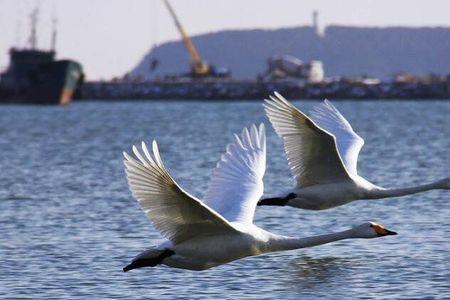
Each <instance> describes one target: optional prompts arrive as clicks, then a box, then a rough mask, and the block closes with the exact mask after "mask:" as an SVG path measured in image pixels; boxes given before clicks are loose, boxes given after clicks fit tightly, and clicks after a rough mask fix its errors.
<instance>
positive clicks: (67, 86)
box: [0, 9, 84, 105]
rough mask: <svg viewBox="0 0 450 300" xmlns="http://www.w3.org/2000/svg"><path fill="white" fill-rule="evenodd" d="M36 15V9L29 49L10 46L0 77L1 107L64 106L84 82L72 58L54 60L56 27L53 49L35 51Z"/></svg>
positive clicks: (77, 65)
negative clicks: (2, 105) (7, 104)
mask: <svg viewBox="0 0 450 300" xmlns="http://www.w3.org/2000/svg"><path fill="white" fill-rule="evenodd" d="M37 13H38V11H37V9H35V10H34V11H33V13H32V14H31V34H30V38H29V45H30V46H29V48H27V49H19V48H14V47H13V48H11V49H10V51H9V55H10V63H9V66H8V68H7V69H6V71H5V72H3V73H1V74H0V103H1V104H4V103H17V104H59V105H65V104H68V103H70V101H71V99H72V97H73V96H74V94H75V93H77V91H78V90H79V88H80V86H81V84H82V82H83V79H84V75H83V69H82V66H81V64H80V63H78V62H76V61H74V60H71V59H61V60H56V59H55V56H56V52H55V50H54V49H55V43H56V42H55V40H56V26H55V27H54V30H53V33H52V49H51V50H41V49H37V47H36V41H37V37H36V22H37ZM55 23H56V22H54V24H55Z"/></svg>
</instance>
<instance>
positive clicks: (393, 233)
mask: <svg viewBox="0 0 450 300" xmlns="http://www.w3.org/2000/svg"><path fill="white" fill-rule="evenodd" d="M386 231H387V235H397V234H398V233H397V232H395V231H390V230H386Z"/></svg>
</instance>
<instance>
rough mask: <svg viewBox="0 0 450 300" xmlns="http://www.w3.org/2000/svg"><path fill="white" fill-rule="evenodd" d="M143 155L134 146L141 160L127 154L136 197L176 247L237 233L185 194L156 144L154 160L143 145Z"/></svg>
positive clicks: (213, 212)
mask: <svg viewBox="0 0 450 300" xmlns="http://www.w3.org/2000/svg"><path fill="white" fill-rule="evenodd" d="M142 151H143V153H144V155H142V154H141V153H140V152H139V151H138V149H137V148H136V147H135V146H133V152H134V154H135V156H136V157H137V158H138V160H136V159H134V158H132V157H130V156H129V155H128V154H127V153H125V152H124V156H125V160H124V163H125V167H126V168H125V170H126V174H127V178H128V184H129V186H130V189H131V191H132V193H133V196H134V197H135V198H136V200H137V201H138V202H139V204H140V206H141V208H142V209H143V210H144V212H145V213H146V214H147V217H148V218H149V219H150V221H151V222H152V223H153V224H154V225H155V227H156V228H157V229H158V230H159V231H160V232H161V234H162V235H163V236H164V237H166V238H167V239H169V240H171V241H172V242H174V243H175V244H178V243H180V242H182V241H185V240H187V239H189V238H192V237H194V236H201V235H209V234H219V233H221V232H231V231H233V232H235V231H236V230H235V229H234V228H233V226H232V225H231V224H230V223H229V222H228V221H226V220H225V219H224V218H223V217H222V216H220V215H219V214H218V213H217V212H215V211H214V210H212V209H211V208H209V207H208V206H206V205H205V204H203V203H202V202H201V201H200V200H198V199H196V198H195V197H193V196H191V195H189V194H188V193H187V192H185V191H184V190H183V189H182V188H181V187H179V186H178V184H177V183H176V182H175V181H174V180H173V178H172V177H171V176H170V175H169V173H168V172H167V170H166V168H165V167H164V165H163V162H162V160H161V157H160V155H159V151H158V146H157V144H156V142H155V141H153V157H152V156H151V155H150V153H149V152H148V150H147V147H146V145H145V143H142Z"/></svg>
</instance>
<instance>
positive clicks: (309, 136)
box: [264, 92, 349, 187]
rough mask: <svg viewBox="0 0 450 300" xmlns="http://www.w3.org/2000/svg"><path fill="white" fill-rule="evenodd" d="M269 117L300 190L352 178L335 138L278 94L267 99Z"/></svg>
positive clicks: (266, 106)
mask: <svg viewBox="0 0 450 300" xmlns="http://www.w3.org/2000/svg"><path fill="white" fill-rule="evenodd" d="M265 101H266V103H265V104H264V107H265V110H266V114H267V116H268V117H269V120H270V122H271V123H272V125H273V127H274V129H275V131H276V133H277V134H278V135H279V136H280V137H281V138H282V139H283V143H284V149H285V152H286V156H287V160H288V164H289V167H290V168H291V172H292V175H293V176H294V178H295V180H296V184H297V186H298V187H307V186H311V185H315V184H321V183H322V184H323V183H331V182H337V181H342V180H345V179H348V178H349V174H348V172H347V170H346V169H345V166H344V165H343V162H342V160H341V158H340V156H339V153H338V150H337V147H336V142H335V138H334V136H333V135H331V134H330V133H328V132H327V131H325V130H323V129H322V128H320V127H319V126H317V125H316V124H315V123H314V122H313V121H312V120H311V119H310V118H308V117H307V116H306V115H305V114H304V113H302V112H301V111H300V110H298V109H297V108H296V107H295V106H293V105H292V104H291V103H289V102H288V101H287V100H286V99H285V98H284V97H283V96H281V95H280V94H279V93H277V92H275V96H270V99H266V100H265Z"/></svg>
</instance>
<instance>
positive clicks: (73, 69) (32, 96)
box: [0, 60, 83, 105]
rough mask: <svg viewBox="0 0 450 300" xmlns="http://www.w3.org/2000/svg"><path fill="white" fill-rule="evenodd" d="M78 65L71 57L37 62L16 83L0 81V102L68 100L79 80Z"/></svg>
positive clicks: (55, 102)
mask: <svg viewBox="0 0 450 300" xmlns="http://www.w3.org/2000/svg"><path fill="white" fill-rule="evenodd" d="M82 78H83V75H82V68H81V65H80V64H79V63H77V62H75V61H72V60H58V61H53V62H49V63H44V64H40V65H39V66H37V67H36V68H35V69H34V70H32V72H29V73H28V74H27V80H26V81H25V82H24V83H23V84H20V85H14V86H8V85H4V84H2V85H0V103H17V104H47V105H50V104H59V105H65V104H68V103H70V101H71V99H72V96H73V94H74V93H75V91H76V89H77V88H78V87H79V86H80V84H81V81H82Z"/></svg>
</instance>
